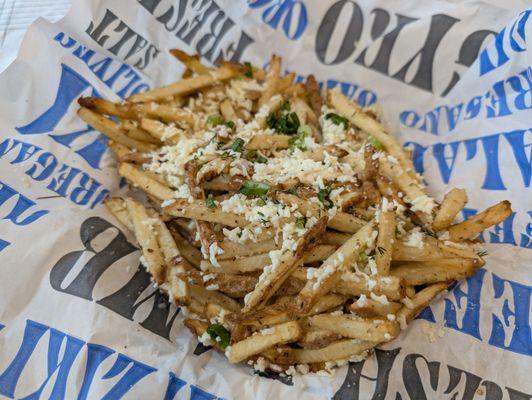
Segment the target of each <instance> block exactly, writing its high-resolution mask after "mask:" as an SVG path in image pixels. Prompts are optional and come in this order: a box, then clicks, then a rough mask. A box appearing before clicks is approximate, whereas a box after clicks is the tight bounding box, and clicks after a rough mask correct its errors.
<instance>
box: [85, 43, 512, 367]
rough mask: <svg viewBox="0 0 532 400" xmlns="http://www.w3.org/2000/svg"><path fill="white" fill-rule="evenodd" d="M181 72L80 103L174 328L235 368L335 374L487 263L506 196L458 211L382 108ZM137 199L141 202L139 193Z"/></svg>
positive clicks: (262, 77) (241, 74) (228, 71)
mask: <svg viewBox="0 0 532 400" xmlns="http://www.w3.org/2000/svg"><path fill="white" fill-rule="evenodd" d="M171 53H172V54H173V55H174V56H175V57H176V58H177V59H179V60H180V61H181V62H182V63H183V64H184V65H185V67H186V70H185V73H184V75H183V78H182V79H181V80H179V81H177V82H175V83H172V84H169V85H167V86H164V87H160V88H157V89H153V90H150V91H147V92H144V93H139V94H135V95H133V96H131V97H130V98H128V99H127V100H126V101H125V102H122V103H113V102H110V101H107V100H103V99H100V98H92V97H89V98H80V99H79V104H80V106H81V108H80V109H79V111H78V115H79V116H80V117H81V118H82V119H83V120H84V121H86V122H87V123H88V124H89V125H91V126H93V127H94V128H96V129H97V130H99V131H100V132H102V133H103V134H105V135H106V136H107V137H108V139H109V140H108V142H109V147H110V148H111V149H112V150H113V151H114V153H115V154H116V157H117V158H118V160H119V166H118V173H119V174H120V175H121V176H122V177H124V178H125V179H126V180H127V181H128V182H129V184H130V186H131V188H136V189H140V190H141V191H142V192H143V193H144V194H145V198H143V200H142V201H139V200H136V199H134V198H132V197H128V198H109V199H107V201H106V203H105V204H106V206H107V207H108V209H109V210H110V212H111V213H112V214H114V216H115V217H116V218H117V219H118V220H119V221H120V222H121V223H122V224H123V225H124V226H125V227H127V228H128V229H129V230H131V231H132V232H133V233H134V235H135V237H136V239H137V241H138V244H139V246H140V249H141V251H142V257H141V262H142V264H143V265H144V266H145V267H146V268H147V270H148V271H149V272H150V273H151V275H152V277H153V281H154V283H155V284H156V285H157V287H158V288H159V289H160V290H161V291H164V292H165V293H166V294H167V295H168V296H169V298H170V300H171V301H172V302H174V303H175V304H177V305H179V306H181V307H184V308H185V310H187V311H188V314H187V316H188V317H187V318H186V319H185V325H186V326H187V327H188V328H189V329H190V330H191V331H192V332H193V333H194V334H195V335H197V336H198V337H199V339H200V340H201V341H202V342H203V343H205V344H208V345H212V346H214V348H216V349H217V350H219V351H220V352H222V353H224V354H225V355H226V357H227V359H228V360H229V362H231V363H240V362H246V363H248V364H251V365H254V367H255V369H257V370H259V371H264V370H266V369H268V370H272V371H282V372H285V373H294V372H295V371H299V372H302V373H306V372H309V371H310V372H315V371H320V370H323V369H330V368H332V367H334V366H335V365H339V364H342V363H345V362H346V360H352V359H356V358H357V357H360V356H363V355H365V354H367V353H368V352H369V351H370V350H371V349H372V348H374V347H375V346H377V345H379V344H381V343H384V342H388V341H390V340H393V339H394V338H395V337H397V336H398V335H399V333H400V332H401V329H404V328H405V327H406V325H407V323H408V322H409V321H411V320H412V319H413V318H414V317H415V316H416V315H417V314H418V313H419V312H420V311H421V310H422V309H423V308H424V307H426V306H427V305H428V304H429V302H430V301H431V300H432V299H434V298H435V297H436V296H437V295H438V294H439V293H440V292H442V291H444V290H445V289H446V288H447V287H448V285H449V284H450V283H452V282H453V281H455V280H458V279H462V278H465V277H468V276H471V275H473V274H474V273H475V271H476V270H477V269H478V268H481V267H482V266H483V265H484V264H485V262H484V260H483V258H482V257H483V256H484V255H485V251H483V250H482V248H481V247H479V244H478V240H475V238H476V237H477V236H478V234H479V233H480V232H481V231H482V230H484V229H486V228H488V227H489V226H492V225H494V224H498V223H500V222H502V221H503V220H505V219H506V218H508V217H509V216H510V215H511V212H512V211H511V206H510V203H509V202H508V201H503V202H501V203H499V204H496V205H494V206H493V207H490V208H488V209H487V210H485V211H483V212H481V213H479V214H477V215H475V216H474V217H472V218H470V219H468V220H466V221H463V222H459V223H454V220H455V217H456V216H457V215H458V213H459V212H460V210H461V209H462V208H463V207H464V205H465V204H466V202H467V195H466V193H465V191H464V190H462V189H457V188H455V189H452V190H451V191H450V192H448V193H447V195H446V196H445V197H444V199H443V201H442V202H441V204H438V203H437V202H436V201H435V200H434V199H433V198H431V197H430V196H428V194H427V193H426V190H425V187H424V184H423V182H422V180H421V179H422V178H421V177H420V176H419V175H417V174H416V173H415V171H414V167H413V164H412V160H411V157H410V154H409V153H408V152H407V151H406V150H405V149H403V147H402V146H401V145H400V143H399V142H398V141H397V140H396V139H395V138H394V137H393V136H391V135H390V134H389V133H388V132H387V131H386V130H385V129H384V127H383V125H382V124H381V122H380V120H379V117H378V116H377V115H376V114H375V113H374V112H373V111H372V110H369V109H362V108H361V107H359V106H358V105H357V104H355V103H354V102H352V101H351V100H349V99H348V98H346V97H345V96H343V95H342V94H341V93H339V92H336V91H329V92H328V93H327V94H326V97H325V98H323V97H322V93H321V91H320V88H319V86H318V84H317V82H316V80H315V78H314V77H313V76H312V75H310V76H309V77H308V78H307V80H306V82H305V83H297V82H295V81H294V74H287V75H284V76H282V75H281V59H280V58H279V57H277V56H273V57H272V58H271V61H270V63H269V66H268V69H267V70H263V69H261V68H257V67H255V66H252V65H251V64H249V63H245V64H236V63H231V62H223V61H222V62H221V63H220V64H219V65H218V67H217V68H210V67H207V66H205V65H203V64H202V63H201V62H200V60H199V58H198V57H194V56H189V55H187V54H185V53H183V52H181V51H178V50H172V51H171ZM137 198H138V197H137Z"/></svg>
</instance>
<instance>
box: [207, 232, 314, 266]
mask: <svg viewBox="0 0 532 400" xmlns="http://www.w3.org/2000/svg"><path fill="white" fill-rule="evenodd" d="M220 246H221V248H222V249H223V251H224V252H223V254H220V255H219V256H218V257H217V259H218V261H219V262H220V264H221V261H220V260H232V261H235V262H237V259H242V258H245V257H249V256H254V255H257V254H263V253H268V252H269V251H271V250H275V249H278V248H279V247H280V244H277V243H275V240H274V239H266V240H262V241H259V242H250V241H248V242H246V243H244V244H240V243H235V242H231V241H229V240H225V241H224V242H222V243H221V244H220ZM315 250H316V249H313V251H315ZM261 257H262V256H261ZM250 261H253V262H254V261H255V260H250ZM244 268H245V267H244ZM222 269H223V268H222ZM230 270H234V271H239V272H244V270H240V269H238V268H235V269H231V267H229V266H228V270H227V271H226V272H230ZM254 270H255V269H252V271H254ZM248 271H249V270H248Z"/></svg>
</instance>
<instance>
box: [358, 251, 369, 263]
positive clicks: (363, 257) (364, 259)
mask: <svg viewBox="0 0 532 400" xmlns="http://www.w3.org/2000/svg"><path fill="white" fill-rule="evenodd" d="M358 258H359V260H360V261H366V260H367V259H368V255H367V254H366V253H365V252H363V251H361V252H360V253H358Z"/></svg>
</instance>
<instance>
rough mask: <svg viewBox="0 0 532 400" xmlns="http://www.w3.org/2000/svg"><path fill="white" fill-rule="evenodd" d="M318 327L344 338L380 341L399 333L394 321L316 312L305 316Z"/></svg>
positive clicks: (397, 325) (312, 324) (387, 339)
mask: <svg viewBox="0 0 532 400" xmlns="http://www.w3.org/2000/svg"><path fill="white" fill-rule="evenodd" d="M307 321H308V323H309V324H310V325H311V326H313V327H315V328H318V329H329V330H331V331H333V332H335V333H338V334H339V335H342V336H343V337H346V338H351V339H359V340H368V341H371V342H376V343H381V342H386V341H389V340H391V338H392V337H395V336H397V334H398V333H399V330H400V328H399V324H398V323H397V322H395V321H388V320H386V321H385V320H382V319H381V320H372V319H364V318H360V317H357V316H355V315H350V314H342V315H334V314H318V315H314V316H312V317H309V318H307Z"/></svg>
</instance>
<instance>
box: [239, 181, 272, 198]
mask: <svg viewBox="0 0 532 400" xmlns="http://www.w3.org/2000/svg"><path fill="white" fill-rule="evenodd" d="M269 190H270V185H268V184H267V183H264V182H254V181H245V182H244V184H243V185H242V187H241V188H240V193H242V194H243V195H246V196H247V197H259V196H264V195H266V194H267V193H268V191H269Z"/></svg>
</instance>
